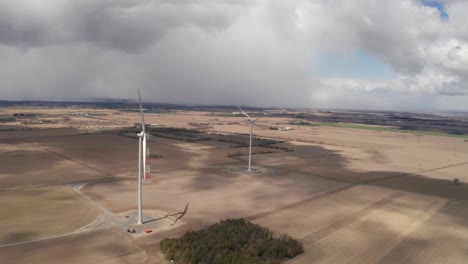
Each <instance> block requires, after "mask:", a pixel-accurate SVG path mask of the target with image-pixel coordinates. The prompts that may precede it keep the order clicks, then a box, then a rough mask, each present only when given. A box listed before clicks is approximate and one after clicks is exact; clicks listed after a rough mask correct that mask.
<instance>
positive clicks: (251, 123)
mask: <svg viewBox="0 0 468 264" xmlns="http://www.w3.org/2000/svg"><path fill="white" fill-rule="evenodd" d="M237 107H238V108H239V110H241V112H242V113H243V114H244V115H245V116H246V117H247V118H248V119H249V123H250V140H249V168H248V171H251V168H250V165H251V164H252V133H253V125H254V123H255V121H257V120H259V119H260V118H262V117H263V116H261V117H259V118H255V119H252V118H251V117H250V116H249V115H248V114H247V113H246V112H244V110H242V108H241V107H240V106H237Z"/></svg>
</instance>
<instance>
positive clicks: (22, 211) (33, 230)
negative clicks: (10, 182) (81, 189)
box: [0, 187, 100, 244]
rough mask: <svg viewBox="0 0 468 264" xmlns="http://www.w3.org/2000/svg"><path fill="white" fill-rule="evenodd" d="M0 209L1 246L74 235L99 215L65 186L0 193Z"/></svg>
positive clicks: (89, 204)
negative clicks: (73, 233) (69, 234)
mask: <svg viewBox="0 0 468 264" xmlns="http://www.w3.org/2000/svg"><path fill="white" fill-rule="evenodd" d="M0 207H1V208H2V210H1V212H0V226H1V227H2V230H3V231H2V232H1V233H0V244H9V243H17V242H23V241H27V240H34V239H41V238H44V237H49V236H57V235H62V234H66V233H69V232H73V231H75V230H77V229H79V228H81V227H83V226H85V225H87V224H88V223H90V222H92V221H93V220H94V219H96V218H97V217H98V215H99V213H100V212H99V210H98V209H97V208H96V207H95V206H94V205H93V204H91V203H90V202H89V201H87V200H85V199H83V198H82V197H80V196H79V195H78V194H77V193H75V192H74V191H72V190H71V188H67V187H51V188H40V189H31V190H21V191H15V192H0Z"/></svg>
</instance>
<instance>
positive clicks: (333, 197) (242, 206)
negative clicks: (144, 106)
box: [0, 108, 468, 264]
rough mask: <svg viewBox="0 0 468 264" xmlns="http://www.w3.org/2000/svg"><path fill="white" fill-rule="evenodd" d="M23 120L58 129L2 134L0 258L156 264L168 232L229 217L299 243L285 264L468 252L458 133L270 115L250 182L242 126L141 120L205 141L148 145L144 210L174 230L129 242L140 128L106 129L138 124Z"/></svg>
mask: <svg viewBox="0 0 468 264" xmlns="http://www.w3.org/2000/svg"><path fill="white" fill-rule="evenodd" d="M18 111H23V112H28V113H29V112H34V113H37V114H39V115H40V120H48V119H50V120H52V121H53V122H55V123H54V124H53V125H54V126H53V127H66V128H63V129H55V128H52V127H49V128H48V129H45V128H46V127H45V125H44V124H37V123H33V122H32V121H31V120H29V121H28V122H29V123H28V125H25V124H17V123H12V124H3V125H2V129H4V130H5V129H6V130H8V127H9V128H12V129H13V128H17V127H20V128H21V129H28V130H23V131H6V130H5V131H0V206H1V208H2V209H4V208H5V210H2V213H1V214H2V215H1V220H0V228H1V230H6V232H2V233H1V235H0V262H1V263H59V261H61V260H62V261H61V262H60V263H62V262H63V257H64V256H67V262H70V263H161V258H160V255H159V254H158V251H157V247H158V241H160V240H161V239H163V238H164V237H174V236H179V235H181V234H183V233H184V232H185V231H187V230H192V229H198V228H202V227H204V226H207V225H209V224H211V223H214V222H217V221H219V220H220V219H224V218H234V217H245V218H247V219H249V220H251V221H253V222H255V223H258V224H261V225H263V226H266V227H269V228H270V229H272V230H273V231H274V232H276V233H287V234H289V235H291V236H293V237H295V238H297V239H299V240H301V241H302V242H303V244H304V247H305V253H304V254H302V255H301V256H298V257H297V258H295V259H293V260H291V261H290V263H430V264H431V263H463V262H464V260H465V259H466V258H467V257H468V256H467V254H466V252H467V249H468V248H467V247H466V246H465V245H468V236H467V235H465V234H466V233H468V184H467V182H468V176H467V175H466V169H467V168H468V142H464V139H463V138H457V137H441V136H430V135H424V136H423V135H419V134H417V133H413V134H411V133H399V132H392V131H378V130H366V129H354V128H350V127H333V126H306V125H296V124H295V123H294V121H297V120H295V119H294V118H290V117H288V118H283V117H265V118H263V119H261V120H260V121H259V122H258V123H257V124H256V125H255V127H254V133H255V136H256V137H260V138H262V139H271V140H274V141H273V142H270V143H265V142H263V143H262V141H260V140H258V139H257V138H254V144H255V145H257V144H261V143H262V144H263V145H262V146H261V147H260V146H255V147H254V148H253V153H254V155H253V156H252V159H253V168H254V172H251V173H248V172H246V167H247V153H248V148H247V147H246V146H247V143H248V137H247V136H246V134H247V133H248V131H249V130H248V124H247V123H246V122H245V118H243V117H239V116H235V115H229V114H226V113H224V116H220V115H216V114H213V113H212V112H201V111H198V112H190V111H171V112H170V113H162V114H147V115H146V116H145V118H146V121H147V123H148V124H153V126H154V127H156V128H158V127H176V128H184V129H196V130H198V131H199V133H198V134H197V135H195V136H193V135H190V136H189V138H190V140H189V141H190V142H188V141H187V140H186V138H184V137H181V136H180V135H177V134H174V135H172V134H167V135H165V136H164V137H162V136H158V137H157V136H151V137H150V140H149V143H148V145H149V148H150V154H152V157H151V158H150V163H151V172H152V182H151V183H145V184H144V185H143V207H144V209H145V210H146V211H145V213H147V214H150V213H154V212H156V211H157V212H158V213H160V214H161V217H162V218H163V219H164V221H166V222H168V223H170V222H172V219H177V220H176V221H175V222H177V224H175V223H174V224H173V225H172V224H171V225H168V226H165V227H164V228H161V229H158V230H164V231H158V232H154V233H152V234H146V233H142V229H143V228H140V229H138V234H136V235H130V234H128V233H127V232H126V231H125V228H122V226H123V225H122V221H121V220H116V219H120V218H118V217H121V218H124V219H127V221H132V218H128V217H127V218H125V217H126V216H129V217H130V215H132V216H133V215H134V210H135V209H136V205H137V203H136V202H137V196H136V193H137V181H136V173H137V147H138V145H137V140H136V137H135V133H133V132H132V133H130V132H126V133H120V132H119V131H117V130H114V131H113V130H112V129H116V128H126V129H128V127H131V126H134V124H135V123H138V122H139V116H138V115H137V114H136V113H134V112H124V111H117V110H107V109H83V108H80V109H71V108H67V109H65V108H63V109H62V108H53V109H7V110H5V111H4V113H5V112H6V113H10V112H11V113H13V112H18ZM52 121H51V122H52ZM31 123H33V124H31ZM278 124H279V125H278ZM272 126H288V127H289V128H290V129H291V130H288V131H278V130H272V129H270V127H272ZM184 140H185V141H184ZM455 178H457V179H459V180H460V183H459V184H454V179H455ZM164 213H165V214H166V216H164ZM169 217H172V218H169ZM169 220H170V221H169ZM119 221H120V222H119ZM145 225H146V224H145ZM146 226H149V225H146ZM155 230H156V229H155ZM75 231H77V232H75ZM155 233H156V234H155ZM37 239H44V240H39V241H37ZM10 243H20V244H14V245H6V244H10ZM24 252H28V254H23V253H24ZM82 252H86V254H83V253H82Z"/></svg>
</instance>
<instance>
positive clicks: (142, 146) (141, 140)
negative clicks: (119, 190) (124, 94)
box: [137, 90, 147, 225]
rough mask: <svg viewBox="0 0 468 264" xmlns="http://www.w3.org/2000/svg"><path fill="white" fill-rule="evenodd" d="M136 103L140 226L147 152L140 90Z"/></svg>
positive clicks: (139, 222)
mask: <svg viewBox="0 0 468 264" xmlns="http://www.w3.org/2000/svg"><path fill="white" fill-rule="evenodd" d="M138 101H139V103H140V115H141V130H142V131H141V132H140V133H138V134H137V136H138V224H139V225H140V224H142V223H143V220H142V200H143V199H142V195H143V190H142V186H141V184H142V178H143V177H144V178H145V180H146V170H147V168H146V163H147V162H146V159H147V157H146V156H147V152H146V139H147V133H146V127H145V117H144V115H143V107H142V104H141V97H140V90H138Z"/></svg>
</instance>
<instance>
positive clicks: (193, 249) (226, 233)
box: [160, 219, 304, 264]
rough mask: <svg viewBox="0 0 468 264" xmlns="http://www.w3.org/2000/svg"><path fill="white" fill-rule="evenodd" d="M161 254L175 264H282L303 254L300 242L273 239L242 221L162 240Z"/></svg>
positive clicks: (265, 231) (259, 229) (222, 222)
mask: <svg viewBox="0 0 468 264" xmlns="http://www.w3.org/2000/svg"><path fill="white" fill-rule="evenodd" d="M160 246H161V252H162V253H163V254H164V256H165V257H166V259H168V260H169V261H174V263H179V264H185V263H194V264H197V263H205V264H210V263H233V264H235V263H239V264H240V263H242V264H243V263H249V264H263V263H271V264H274V263H281V262H282V261H283V260H286V259H291V258H294V257H295V256H297V255H299V254H301V253H303V252H304V249H303V248H302V245H301V243H300V242H298V241H296V240H294V239H292V238H291V237H289V236H287V235H280V236H278V237H277V236H275V235H273V233H272V232H271V231H270V230H268V229H267V228H265V227H261V226H260V225H256V224H252V223H250V222H249V221H246V220H244V219H228V220H222V221H221V222H219V223H217V224H214V225H212V226H210V227H208V228H207V229H204V230H200V231H192V232H187V233H185V235H183V236H182V237H181V238H174V239H164V240H162V241H161V243H160Z"/></svg>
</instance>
